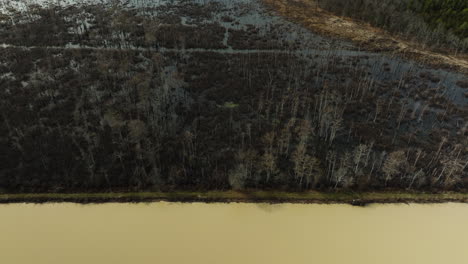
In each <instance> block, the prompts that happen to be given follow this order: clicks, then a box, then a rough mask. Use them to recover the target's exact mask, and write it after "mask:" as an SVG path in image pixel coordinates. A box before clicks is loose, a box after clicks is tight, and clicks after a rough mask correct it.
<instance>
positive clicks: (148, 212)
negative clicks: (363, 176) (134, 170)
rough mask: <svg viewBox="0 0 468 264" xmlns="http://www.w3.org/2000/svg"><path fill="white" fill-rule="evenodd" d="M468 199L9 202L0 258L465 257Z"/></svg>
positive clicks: (0, 216)
mask: <svg viewBox="0 0 468 264" xmlns="http://www.w3.org/2000/svg"><path fill="white" fill-rule="evenodd" d="M467 224H468V205H466V204H455V203H453V204H438V205H401V204H396V205H372V206H369V207H365V208H358V207H352V206H349V205H303V204H280V205H267V204H235V203H233V204H203V203H193V204H188V203H186V204H183V203H166V202H161V203H151V204H100V205H78V204H67V203H62V204H44V205H33V204H10V205H1V206H0V234H1V236H0V263H14V264H25V263H28V264H30V263H34V264H55V263H57V264H58V263H60V264H62V263H68V264H74V263H80V264H81V263H87V264H94V263H96V264H98V263H99V264H107V263H112V264H120V263H165V264H170V263H177V264H179V263H203V264H210V263H213V264H214V263H296V264H299V263H307V264H309V263H321V264H327V263H349V264H353V263H359V264H366V263H372V264H375V263H380V264H387V263H388V264H394V263H411V264H419V263H421V264H422V263H424V264H432V263H434V264H440V263H451V264H465V263H468V250H467V247H466V246H467V243H468V225H467Z"/></svg>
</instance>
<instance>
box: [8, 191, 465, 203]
mask: <svg viewBox="0 0 468 264" xmlns="http://www.w3.org/2000/svg"><path fill="white" fill-rule="evenodd" d="M157 201H172V202H228V203H229V202H246V203H249V202H265V203H319V204H320V203H324V204H334V203H344V204H352V205H366V204H370V203H444V202H462V203H468V193H455V192H447V193H423V192H398V191H394V192H362V193H355V192H316V191H313V192H283V191H208V192H194V191H173V192H135V193H131V192H121V193H19V194H0V203H47V202H73V203H84V204H86V203H106V202H157Z"/></svg>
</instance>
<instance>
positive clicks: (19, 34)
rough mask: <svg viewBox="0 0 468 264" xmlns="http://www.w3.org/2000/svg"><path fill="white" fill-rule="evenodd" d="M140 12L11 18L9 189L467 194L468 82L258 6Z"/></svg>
mask: <svg viewBox="0 0 468 264" xmlns="http://www.w3.org/2000/svg"><path fill="white" fill-rule="evenodd" d="M334 1H338V0H334ZM130 2H132V1H130ZM133 2H134V5H129V4H128V3H127V4H122V3H120V2H118V1H117V2H116V1H114V2H112V3H113V4H86V5H67V6H55V5H54V6H40V5H31V6H27V7H25V8H24V9H23V10H20V11H15V10H13V9H12V8H9V9H4V10H6V11H3V14H2V16H1V18H0V25H1V26H0V39H1V40H2V42H3V43H1V44H0V124H1V125H0V160H1V163H0V189H1V191H6V192H38V191H46V192H59V191H83V190H86V191H93V190H94V191H122V190H174V189H191V190H194V189H201V190H213V189H216V190H226V189H240V190H242V189H250V188H255V189H276V190H310V189H321V190H337V189H352V190H369V189H372V190H378V189H419V190H422V189H424V190H466V187H467V185H468V170H467V165H468V108H467V103H468V92H467V89H468V78H467V76H466V75H463V74H459V73H455V72H449V71H445V70H441V69H431V68H428V67H426V66H424V65H419V64H417V63H415V62H407V61H404V60H402V59H400V58H396V57H392V56H390V55H385V54H378V53H370V52H365V51H361V50H360V49H359V48H358V47H355V46H353V44H351V43H347V42H343V41H337V40H332V39H327V38H324V37H321V36H317V35H315V34H313V33H311V32H309V31H307V30H305V29H304V28H301V27H300V26H298V25H295V24H293V23H291V22H287V21H285V20H283V19H281V18H278V17H273V16H272V15H271V14H270V13H269V12H267V11H266V10H264V9H263V7H262V5H261V3H260V2H257V1H243V0H237V1H221V0H220V1H184V0H181V1H168V2H164V1H161V2H162V3H159V2H158V4H155V3H154V2H153V1H142V0H139V1H133ZM324 2H330V3H331V2H333V1H332V0H327V1H322V4H324ZM338 2H343V1H338ZM345 2H346V3H348V4H346V8H344V9H342V10H346V11H345V14H348V13H349V12H353V10H358V9H359V13H356V14H355V16H357V15H359V16H361V17H362V18H364V17H365V16H369V17H370V14H371V12H372V14H373V15H372V17H374V18H376V19H377V20H378V21H377V20H376V21H375V22H376V23H380V24H382V25H386V27H394V28H395V29H396V28H397V27H401V28H405V25H406V26H407V25H408V24H405V23H410V21H409V20H405V19H398V18H396V17H392V16H393V15H398V14H400V13H398V12H397V11H395V12H392V9H389V8H382V6H385V5H390V6H392V5H391V4H390V3H391V2H392V1H390V0H386V1H378V3H379V4H378V5H379V7H380V8H378V9H375V8H372V5H375V4H377V1H375V2H371V1H368V0H362V1H345ZM357 2H362V3H364V2H366V3H368V5H362V6H363V7H365V8H358V6H357V5H356V6H354V5H353V4H352V3H357ZM460 3H461V2H460ZM418 8H419V7H418ZM421 10H422V9H421ZM424 10H426V9H424ZM405 12H406V11H405ZM408 12H409V11H408ZM414 19H416V18H414ZM380 20H382V21H380ZM388 21H393V22H388ZM397 23H402V24H401V25H398V24H397ZM418 23H419V22H418ZM420 23H422V22H420ZM424 23H425V22H424ZM447 25H448V26H450V27H451V24H450V23H449V22H447ZM411 30H413V31H416V30H418V32H419V30H420V28H419V29H418V28H417V26H415V28H413V29H411V28H408V32H407V33H408V34H411ZM457 34H462V33H458V31H457ZM463 34H464V33H463ZM421 36H423V35H421ZM444 36H445V35H444ZM446 36H452V35H446ZM430 40H431V41H433V40H434V39H430ZM445 40H448V39H445ZM458 40H459V39H458ZM457 43H458V44H457V45H462V44H460V43H461V42H457ZM440 45H442V42H441V43H440ZM461 49H464V48H461Z"/></svg>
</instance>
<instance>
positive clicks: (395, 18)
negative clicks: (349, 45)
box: [318, 0, 468, 52]
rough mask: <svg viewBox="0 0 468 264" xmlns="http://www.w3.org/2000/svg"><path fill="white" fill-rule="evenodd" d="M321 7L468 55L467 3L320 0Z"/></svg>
mask: <svg viewBox="0 0 468 264" xmlns="http://www.w3.org/2000/svg"><path fill="white" fill-rule="evenodd" d="M318 3H319V5H320V7H322V8H324V9H326V10H330V11H332V12H335V13H337V14H339V15H343V16H348V17H353V18H357V19H360V20H363V21H367V22H369V23H371V24H372V25H374V26H377V27H381V28H384V29H387V30H389V31H390V32H393V33H398V34H400V35H402V36H405V37H406V38H408V39H412V40H415V41H418V42H422V43H424V44H426V45H428V46H430V47H432V48H436V49H438V50H444V49H447V48H448V47H449V48H451V49H453V50H455V51H456V52H468V1H465V0H355V1H347V0H319V1H318Z"/></svg>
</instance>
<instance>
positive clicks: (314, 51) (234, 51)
mask: <svg viewBox="0 0 468 264" xmlns="http://www.w3.org/2000/svg"><path fill="white" fill-rule="evenodd" d="M0 48H3V49H8V48H10V49H19V50H33V49H49V50H91V51H141V52H158V53H181V54H189V53H210V52H211V53H220V54H262V53H269V54H303V55H322V56H367V57H377V56H382V55H381V54H377V53H369V52H366V51H358V50H329V49H291V50H281V49H231V48H225V49H206V48H187V49H174V48H164V47H161V48H148V47H135V46H121V47H112V46H111V47H99V46H97V47H94V46H87V45H66V46H19V45H11V44H6V43H3V44H0Z"/></svg>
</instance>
